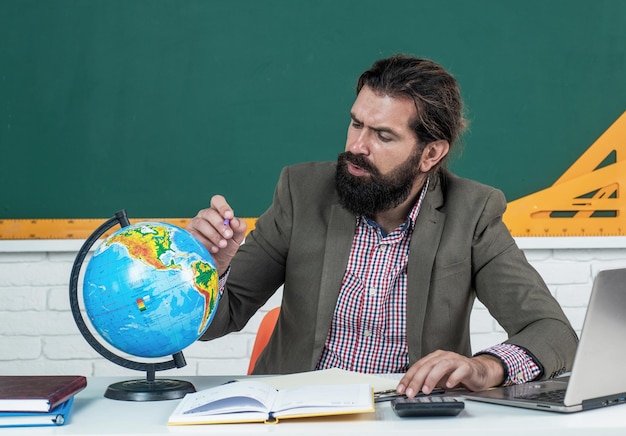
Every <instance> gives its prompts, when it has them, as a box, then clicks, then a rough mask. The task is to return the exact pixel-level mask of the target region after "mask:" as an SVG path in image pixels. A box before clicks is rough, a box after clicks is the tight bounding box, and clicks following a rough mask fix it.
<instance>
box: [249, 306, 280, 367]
mask: <svg viewBox="0 0 626 436" xmlns="http://www.w3.org/2000/svg"><path fill="white" fill-rule="evenodd" d="M279 312H280V307H275V308H273V309H272V310H270V311H269V312H267V313H266V314H265V315H264V316H263V319H262V320H261V324H259V331H257V333H256V338H255V339H254V345H253V346H252V354H251V355H250V363H249V364H248V375H250V374H252V370H253V369H254V365H255V364H256V360H257V359H258V358H259V355H260V354H261V352H262V351H263V350H264V349H265V346H266V345H267V342H268V341H269V340H270V336H272V332H273V331H274V327H275V326H276V320H277V319H278V313H279Z"/></svg>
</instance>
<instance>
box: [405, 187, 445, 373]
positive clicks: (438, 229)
mask: <svg viewBox="0 0 626 436" xmlns="http://www.w3.org/2000/svg"><path fill="white" fill-rule="evenodd" d="M442 204H443V194H442V191H441V179H439V180H438V183H436V185H435V187H434V188H433V189H432V190H431V191H429V192H428V193H426V196H425V197H424V200H423V203H422V206H421V209H420V211H419V214H418V216H417V219H416V220H415V229H414V230H413V237H412V238H411V245H410V252H409V262H408V266H407V282H408V286H407V287H408V289H407V307H406V328H407V342H408V345H409V362H410V363H411V364H412V363H414V362H415V361H417V360H418V359H419V358H421V357H423V356H422V331H423V327H424V319H425V315H426V305H427V303H428V293H429V291H430V279H431V274H432V270H433V264H434V262H435V255H436V254H437V249H438V247H439V241H440V239H441V233H442V230H443V224H444V219H443V218H444V215H443V214H442V213H441V212H440V211H439V207H441V205H442Z"/></svg>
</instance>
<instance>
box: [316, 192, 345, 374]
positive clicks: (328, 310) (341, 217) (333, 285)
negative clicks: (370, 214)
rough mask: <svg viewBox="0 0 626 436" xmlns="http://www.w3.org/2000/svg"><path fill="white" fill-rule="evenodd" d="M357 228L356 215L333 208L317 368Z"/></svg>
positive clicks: (319, 311)
mask: <svg viewBox="0 0 626 436" xmlns="http://www.w3.org/2000/svg"><path fill="white" fill-rule="evenodd" d="M355 225H356V218H355V216H354V215H353V214H351V213H349V212H348V211H347V210H345V209H344V208H343V207H341V206H340V205H338V204H335V205H333V206H332V207H331V212H330V219H329V223H328V233H327V234H326V249H325V251H324V266H323V269H322V272H321V274H322V280H321V286H320V292H319V302H318V306H317V324H316V326H315V349H314V350H313V356H312V357H313V359H314V360H315V362H313V365H314V366H315V365H316V364H317V360H318V359H319V356H320V355H321V353H322V349H323V347H324V342H325V341H326V337H327V336H328V330H329V329H330V323H331V321H332V318H333V315H334V313H335V306H336V304H337V299H338V298H339V290H340V288H341V282H342V280H343V276H344V274H345V271H346V266H347V265H348V257H349V256H350V249H351V248H352V241H353V239H354V228H355Z"/></svg>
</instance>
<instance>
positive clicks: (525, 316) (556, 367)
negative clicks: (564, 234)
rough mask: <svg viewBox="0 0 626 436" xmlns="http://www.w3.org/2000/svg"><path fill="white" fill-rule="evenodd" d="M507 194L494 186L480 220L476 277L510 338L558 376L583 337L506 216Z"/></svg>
mask: <svg viewBox="0 0 626 436" xmlns="http://www.w3.org/2000/svg"><path fill="white" fill-rule="evenodd" d="M505 208H506V201H505V199H504V195H503V194H502V193H501V192H500V191H498V190H495V189H494V190H493V191H492V192H491V194H490V195H489V196H488V197H487V199H486V201H485V203H484V209H483V213H482V215H481V217H480V219H479V220H478V223H477V226H476V229H475V233H474V239H473V244H472V250H473V255H472V259H473V264H472V268H473V276H474V280H475V289H476V294H477V297H478V299H479V300H480V301H481V302H482V303H483V304H484V305H485V306H486V307H487V309H488V310H489V312H490V313H491V315H492V316H493V317H494V318H495V319H496V320H497V321H498V322H499V323H500V325H501V326H502V327H503V328H504V330H505V331H506V332H507V334H508V336H509V339H508V340H507V341H506V342H507V343H511V344H514V345H517V346H519V347H522V348H524V349H525V350H527V351H528V352H529V353H530V355H531V356H532V357H533V358H534V360H535V362H536V363H538V364H539V366H540V367H541V369H542V375H541V378H552V377H554V376H556V375H558V374H561V373H562V372H565V371H568V370H570V369H571V367H572V364H573V358H574V354H575V351H576V346H577V343H578V338H577V335H576V333H575V331H574V330H573V328H572V327H571V325H570V323H569V321H568V319H567V317H566V316H565V314H564V313H563V310H562V309H561V307H560V305H559V304H558V302H557V301H556V299H555V298H554V297H553V296H552V295H551V294H550V291H549V290H548V287H547V286H546V284H545V282H544V281H543V279H542V278H541V276H540V275H539V273H538V272H537V271H536V270H535V269H534V268H533V267H532V266H531V265H530V263H529V262H528V261H527V259H526V257H525V255H524V253H523V251H522V250H520V249H519V248H518V247H517V245H516V244H515V241H514V239H513V238H512V236H511V235H510V232H509V230H508V229H507V228H506V226H505V224H504V223H503V221H502V214H503V213H504V210H505Z"/></svg>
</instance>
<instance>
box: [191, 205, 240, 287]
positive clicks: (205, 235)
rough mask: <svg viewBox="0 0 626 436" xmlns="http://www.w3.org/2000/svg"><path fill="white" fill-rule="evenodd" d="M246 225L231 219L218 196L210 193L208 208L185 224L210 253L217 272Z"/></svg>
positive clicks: (225, 266)
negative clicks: (209, 205)
mask: <svg viewBox="0 0 626 436" xmlns="http://www.w3.org/2000/svg"><path fill="white" fill-rule="evenodd" d="M246 228H247V226H246V222H245V221H244V220H240V219H238V218H235V214H234V213H233V210H232V209H231V207H230V206H229V205H228V203H227V202H226V199H225V198H224V197H222V196H221V195H214V196H213V197H212V198H211V207H209V208H208V209H202V210H201V211H200V212H198V214H197V215H196V216H195V217H194V218H192V219H191V221H190V222H189V224H188V225H187V230H188V231H189V232H190V233H191V234H192V235H194V236H195V237H196V238H198V240H199V241H200V242H201V243H202V244H203V245H204V246H205V247H206V248H207V250H209V252H210V253H211V256H212V257H213V260H214V261H215V266H216V267H217V271H218V273H219V274H220V275H222V274H224V273H225V272H226V270H227V269H228V266H229V265H230V261H231V260H232V258H233V256H234V255H235V253H236V252H237V250H238V249H239V246H240V245H241V243H242V242H243V239H244V237H245V235H246Z"/></svg>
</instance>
